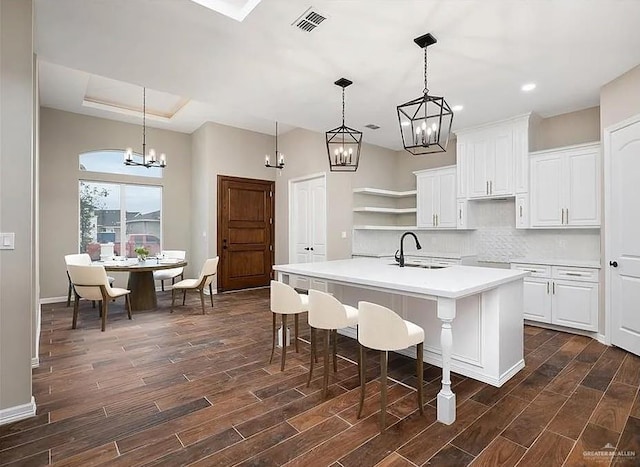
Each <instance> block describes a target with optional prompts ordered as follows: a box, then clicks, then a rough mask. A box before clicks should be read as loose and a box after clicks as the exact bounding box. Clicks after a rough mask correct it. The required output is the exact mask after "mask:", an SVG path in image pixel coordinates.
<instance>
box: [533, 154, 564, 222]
mask: <svg viewBox="0 0 640 467" xmlns="http://www.w3.org/2000/svg"><path fill="white" fill-rule="evenodd" d="M530 169H531V197H530V199H529V202H530V205H531V210H530V219H531V227H559V226H561V225H562V221H563V214H562V213H563V209H564V207H565V206H564V204H563V201H562V199H563V196H562V194H563V185H562V170H563V163H562V158H561V157H560V156H559V155H557V154H543V155H539V156H534V157H532V158H531V166H530Z"/></svg>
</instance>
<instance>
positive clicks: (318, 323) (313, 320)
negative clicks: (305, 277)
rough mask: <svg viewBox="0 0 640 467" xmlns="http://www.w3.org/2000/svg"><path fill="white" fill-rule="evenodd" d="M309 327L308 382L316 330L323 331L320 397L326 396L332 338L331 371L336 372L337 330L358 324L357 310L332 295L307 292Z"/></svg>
mask: <svg viewBox="0 0 640 467" xmlns="http://www.w3.org/2000/svg"><path fill="white" fill-rule="evenodd" d="M308 319H309V326H310V327H311V363H310V365H309V380H308V381H307V387H309V384H310V383H311V378H312V376H313V363H314V360H315V358H316V330H317V329H324V330H325V341H324V378H323V380H322V397H323V398H324V397H325V396H326V394H327V386H328V384H329V346H330V344H331V342H330V341H331V336H333V371H334V373H335V372H336V371H338V363H337V355H336V342H337V337H338V333H337V330H338V329H342V328H346V327H348V326H355V325H356V324H358V309H357V308H354V307H352V306H349V305H343V304H342V303H340V301H339V300H337V299H336V298H335V297H333V296H332V295H330V294H328V293H325V292H320V291H318V290H309V318H308Z"/></svg>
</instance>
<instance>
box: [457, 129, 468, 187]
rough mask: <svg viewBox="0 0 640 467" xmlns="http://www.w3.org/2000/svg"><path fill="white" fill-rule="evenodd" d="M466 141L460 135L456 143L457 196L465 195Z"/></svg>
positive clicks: (466, 169) (466, 179)
mask: <svg viewBox="0 0 640 467" xmlns="http://www.w3.org/2000/svg"><path fill="white" fill-rule="evenodd" d="M467 172H468V168H467V142H466V138H463V137H462V136H461V137H460V138H458V143H457V145H456V174H457V183H456V188H457V193H458V195H457V197H458V198H466V197H467V181H468V178H467Z"/></svg>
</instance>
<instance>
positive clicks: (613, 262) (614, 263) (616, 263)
mask: <svg viewBox="0 0 640 467" xmlns="http://www.w3.org/2000/svg"><path fill="white" fill-rule="evenodd" d="M609 266H613V267H614V268H617V267H618V262H617V261H609Z"/></svg>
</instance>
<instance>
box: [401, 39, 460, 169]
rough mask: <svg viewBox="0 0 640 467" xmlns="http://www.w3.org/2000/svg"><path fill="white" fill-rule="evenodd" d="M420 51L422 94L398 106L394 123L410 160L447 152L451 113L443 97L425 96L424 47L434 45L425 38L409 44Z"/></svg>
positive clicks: (425, 55) (433, 41) (426, 91)
mask: <svg viewBox="0 0 640 467" xmlns="http://www.w3.org/2000/svg"><path fill="white" fill-rule="evenodd" d="M413 41H414V42H415V43H416V44H418V46H419V47H422V48H423V49H424V90H423V91H422V96H420V97H418V98H416V99H413V100H411V101H409V102H406V103H404V104H402V105H399V106H398V122H399V123H400V133H401V135H402V144H403V146H404V148H405V149H406V150H407V151H409V152H410V153H411V154H413V155H414V156H418V155H423V154H432V153H437V152H444V151H446V150H447V144H448V143H449V135H450V133H451V124H452V123H453V112H452V111H451V108H450V107H449V104H447V102H446V101H445V100H444V97H440V96H431V95H429V89H428V87H427V63H428V62H427V47H429V46H430V45H433V44H435V43H436V42H437V40H436V38H435V37H433V36H432V35H431V33H429V34H425V35H424V36H420V37H417V38H415V39H414V40H413Z"/></svg>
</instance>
